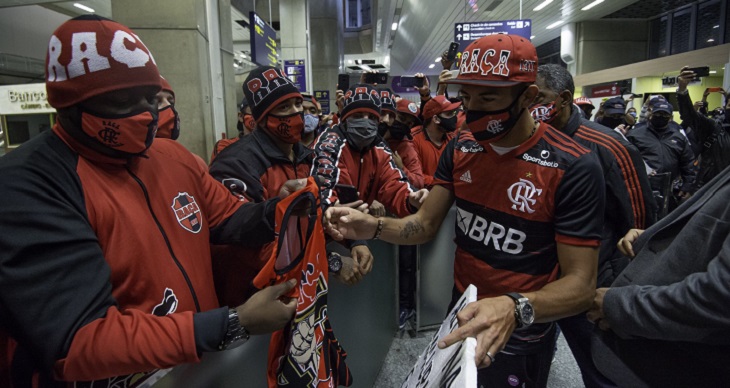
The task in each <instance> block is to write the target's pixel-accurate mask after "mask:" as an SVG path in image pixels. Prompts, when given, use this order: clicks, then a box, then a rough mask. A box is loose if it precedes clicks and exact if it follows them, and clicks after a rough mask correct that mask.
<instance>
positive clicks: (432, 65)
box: [428, 63, 436, 69]
mask: <svg viewBox="0 0 730 388" xmlns="http://www.w3.org/2000/svg"><path fill="white" fill-rule="evenodd" d="M434 66H436V64H434V63H432V64H430V65H428V68H429V69H433V67H434Z"/></svg>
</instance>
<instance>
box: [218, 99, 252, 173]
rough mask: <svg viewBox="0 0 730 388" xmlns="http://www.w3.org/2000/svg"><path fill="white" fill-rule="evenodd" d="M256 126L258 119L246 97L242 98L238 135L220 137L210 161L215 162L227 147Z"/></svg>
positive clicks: (237, 127) (237, 123)
mask: <svg viewBox="0 0 730 388" xmlns="http://www.w3.org/2000/svg"><path fill="white" fill-rule="evenodd" d="M254 128H256V121H255V120H254V119H253V115H252V114H251V107H250V106H249V105H248V101H246V97H244V98H243V100H241V105H239V107H238V121H237V122H236V129H238V136H236V137H234V138H230V139H220V140H218V141H217V142H215V145H214V146H213V153H212V154H211V155H210V162H211V163H213V160H215V158H216V156H218V154H220V153H221V151H223V150H224V149H226V147H228V146H229V145H231V144H233V143H235V142H237V141H238V139H241V138H243V137H244V136H248V135H250V134H251V132H253V130H254Z"/></svg>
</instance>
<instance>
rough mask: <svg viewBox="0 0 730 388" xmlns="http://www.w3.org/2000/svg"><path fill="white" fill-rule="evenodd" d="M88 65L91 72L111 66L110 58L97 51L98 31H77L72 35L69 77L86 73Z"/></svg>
mask: <svg viewBox="0 0 730 388" xmlns="http://www.w3.org/2000/svg"><path fill="white" fill-rule="evenodd" d="M84 61H85V62H86V63H85V64H84ZM86 66H89V72H91V73H93V72H95V71H99V70H105V69H108V68H110V67H111V65H110V64H109V60H108V59H106V58H105V57H102V56H101V55H99V53H98V52H97V51H96V32H77V33H75V34H73V35H72V36H71V61H70V62H69V63H68V75H69V77H71V78H76V77H78V76H80V75H84V74H86Z"/></svg>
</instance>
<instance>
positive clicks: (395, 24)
mask: <svg viewBox="0 0 730 388" xmlns="http://www.w3.org/2000/svg"><path fill="white" fill-rule="evenodd" d="M390 29H391V30H393V31H395V30H397V29H398V23H397V22H396V23H393V25H392V26H390Z"/></svg>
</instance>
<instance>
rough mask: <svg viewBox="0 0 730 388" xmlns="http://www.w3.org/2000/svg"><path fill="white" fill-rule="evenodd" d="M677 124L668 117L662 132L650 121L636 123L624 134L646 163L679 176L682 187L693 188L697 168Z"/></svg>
mask: <svg viewBox="0 0 730 388" xmlns="http://www.w3.org/2000/svg"><path fill="white" fill-rule="evenodd" d="M680 129H681V127H680V126H679V124H677V123H675V122H673V121H671V122H669V126H668V127H667V129H665V130H664V131H662V132H658V131H656V130H655V129H653V128H652V127H651V123H649V122H646V123H640V124H638V125H637V126H636V127H634V129H632V130H631V131H629V133H628V134H627V136H626V137H627V138H628V139H629V141H630V142H631V143H633V144H634V145H635V146H636V148H638V149H639V152H641V156H642V157H643V158H644V161H645V162H646V164H648V165H649V167H651V168H652V169H654V170H655V171H656V172H657V173H664V172H669V173H671V174H672V179H676V178H678V177H679V176H681V177H682V191H690V192H691V191H693V190H692V187H693V186H694V181H695V178H696V177H697V170H696V169H695V167H694V161H695V156H694V154H693V153H692V148H691V147H690V144H689V140H687V138H686V137H685V136H684V135H683V134H682V133H681V132H680Z"/></svg>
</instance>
